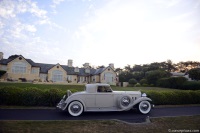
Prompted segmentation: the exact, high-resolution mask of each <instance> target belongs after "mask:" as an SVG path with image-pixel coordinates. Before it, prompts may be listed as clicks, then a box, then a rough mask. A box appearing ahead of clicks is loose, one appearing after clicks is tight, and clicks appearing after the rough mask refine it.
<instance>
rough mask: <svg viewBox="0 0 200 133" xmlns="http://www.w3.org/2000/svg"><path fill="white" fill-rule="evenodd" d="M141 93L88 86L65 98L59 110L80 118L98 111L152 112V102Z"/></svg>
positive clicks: (69, 93)
mask: <svg viewBox="0 0 200 133" xmlns="http://www.w3.org/2000/svg"><path fill="white" fill-rule="evenodd" d="M146 96H147V95H146V94H145V93H143V94H142V93H141V92H140V91H113V90H112V89H111V87H110V85H109V84H87V85H85V90H84V91H82V92H76V93H73V94H72V93H71V91H69V90H68V91H67V94H66V95H64V96H63V98H62V99H61V101H60V102H59V103H58V104H57V108H58V109H61V110H68V112H69V114H70V115H72V116H79V115H81V114H82V113H83V112H89V111H92V112H94V111H96V112H103V111H104V112H106V111H127V110H130V109H133V108H135V107H136V108H138V110H139V112H140V113H142V114H147V113H149V112H150V110H151V107H152V105H151V104H150V102H151V101H152V100H151V99H150V98H148V97H146Z"/></svg>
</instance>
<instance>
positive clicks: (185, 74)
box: [171, 72, 192, 81]
mask: <svg viewBox="0 0 200 133" xmlns="http://www.w3.org/2000/svg"><path fill="white" fill-rule="evenodd" d="M171 75H172V77H185V78H186V79H187V80H188V81H192V79H191V78H189V74H187V73H180V72H171Z"/></svg>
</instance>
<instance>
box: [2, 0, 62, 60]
mask: <svg viewBox="0 0 200 133" xmlns="http://www.w3.org/2000/svg"><path fill="white" fill-rule="evenodd" d="M47 14H48V12H47V11H46V10H44V9H41V8H39V6H38V4H37V3H36V2H32V1H31V0H2V1H0V36H1V39H0V44H1V47H0V51H2V52H4V54H5V55H7V56H10V55H11V54H22V55H24V56H25V57H27V58H30V55H31V54H32V56H35V57H36V56H37V58H36V59H39V55H41V56H42V55H50V53H53V49H51V46H50V47H49V45H48V44H51V43H49V42H48V41H46V40H42V39H41V38H40V37H38V36H37V34H36V33H37V32H38V30H40V29H39V28H38V26H40V27H41V26H45V25H48V27H49V26H50V28H56V29H58V28H61V27H60V26H59V25H57V24H55V23H54V22H51V21H50V19H49V17H48V16H47ZM27 16H28V17H27ZM24 19H26V21H24ZM51 45H53V44H51ZM40 60H41V59H40Z"/></svg>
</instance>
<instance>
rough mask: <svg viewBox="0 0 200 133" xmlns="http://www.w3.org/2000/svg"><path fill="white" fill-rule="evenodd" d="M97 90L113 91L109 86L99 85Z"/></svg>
mask: <svg viewBox="0 0 200 133" xmlns="http://www.w3.org/2000/svg"><path fill="white" fill-rule="evenodd" d="M97 92H100V93H101V92H112V90H111V89H110V87H109V86H98V88H97Z"/></svg>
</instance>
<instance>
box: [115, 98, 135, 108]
mask: <svg viewBox="0 0 200 133" xmlns="http://www.w3.org/2000/svg"><path fill="white" fill-rule="evenodd" d="M130 104H132V99H131V97H130V96H129V95H122V96H120V97H119V98H118V106H119V108H120V109H126V108H128V107H129V105H130Z"/></svg>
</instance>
